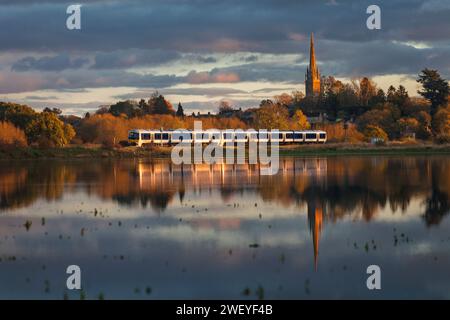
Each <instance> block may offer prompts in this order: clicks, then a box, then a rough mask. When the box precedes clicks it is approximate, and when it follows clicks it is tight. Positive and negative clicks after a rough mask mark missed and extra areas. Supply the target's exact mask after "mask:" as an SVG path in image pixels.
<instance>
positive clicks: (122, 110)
mask: <svg viewBox="0 0 450 320" xmlns="http://www.w3.org/2000/svg"><path fill="white" fill-rule="evenodd" d="M109 112H110V113H111V114H112V115H114V116H116V117H117V116H120V115H121V114H125V115H126V116H127V117H129V118H131V117H137V116H139V115H141V114H142V112H141V110H140V109H139V108H138V105H137V104H136V103H135V102H134V101H131V100H127V101H119V102H117V103H115V104H113V105H111V107H110V108H109Z"/></svg>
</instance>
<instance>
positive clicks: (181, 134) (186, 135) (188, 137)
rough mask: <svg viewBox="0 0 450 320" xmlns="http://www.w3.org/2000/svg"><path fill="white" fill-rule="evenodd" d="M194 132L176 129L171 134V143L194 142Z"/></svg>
mask: <svg viewBox="0 0 450 320" xmlns="http://www.w3.org/2000/svg"><path fill="white" fill-rule="evenodd" d="M192 141H193V138H192V132H191V131H188V130H174V131H172V132H171V134H170V144H172V145H173V144H179V143H183V144H192Z"/></svg>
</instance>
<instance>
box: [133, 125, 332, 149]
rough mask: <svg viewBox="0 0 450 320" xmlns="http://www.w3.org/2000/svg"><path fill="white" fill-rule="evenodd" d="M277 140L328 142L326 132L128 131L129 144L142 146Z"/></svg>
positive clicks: (283, 142)
mask: <svg viewBox="0 0 450 320" xmlns="http://www.w3.org/2000/svg"><path fill="white" fill-rule="evenodd" d="M253 141H256V142H265V143H269V142H277V143H279V144H297V143H325V142H326V141H327V133H326V132H325V131H317V130H306V131H277V132H271V131H266V130H260V131H234V130H211V131H210V130H208V131H191V130H144V129H133V130H130V131H129V132H128V143H129V144H130V145H134V146H138V147H142V146H146V145H175V144H179V143H187V144H192V143H201V144H209V143H218V144H220V145H223V144H227V145H230V144H237V143H248V142H253Z"/></svg>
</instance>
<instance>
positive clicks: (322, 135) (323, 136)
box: [319, 133, 327, 139]
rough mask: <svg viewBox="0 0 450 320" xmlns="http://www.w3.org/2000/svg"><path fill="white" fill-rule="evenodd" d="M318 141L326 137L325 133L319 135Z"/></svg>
mask: <svg viewBox="0 0 450 320" xmlns="http://www.w3.org/2000/svg"><path fill="white" fill-rule="evenodd" d="M319 137H320V139H325V138H326V137H327V135H326V134H325V133H321V134H319Z"/></svg>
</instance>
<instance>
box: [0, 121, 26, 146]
mask: <svg viewBox="0 0 450 320" xmlns="http://www.w3.org/2000/svg"><path fill="white" fill-rule="evenodd" d="M26 145H27V139H26V137H25V133H24V132H23V131H22V130H21V129H19V128H17V127H15V126H14V125H13V124H12V123H10V122H0V148H5V147H25V146H26Z"/></svg>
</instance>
